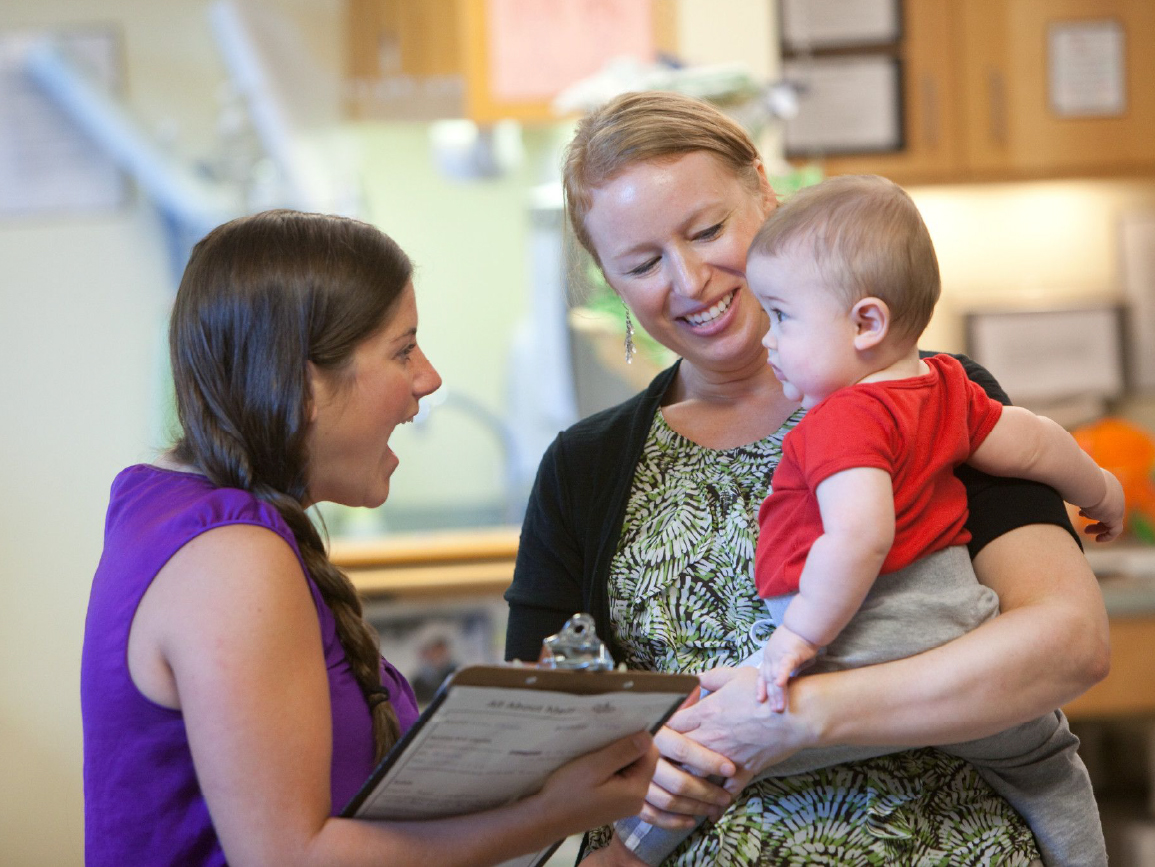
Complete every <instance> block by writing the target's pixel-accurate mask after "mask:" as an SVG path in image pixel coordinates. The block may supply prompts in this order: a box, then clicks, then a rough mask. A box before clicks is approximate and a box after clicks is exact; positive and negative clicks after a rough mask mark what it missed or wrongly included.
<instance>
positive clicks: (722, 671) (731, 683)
mask: <svg viewBox="0 0 1155 867" xmlns="http://www.w3.org/2000/svg"><path fill="white" fill-rule="evenodd" d="M811 679H812V678H804V679H803V680H802V681H799V683H797V684H795V687H794V689H792V690H791V696H790V699H789V701H788V702H787V708H786V711H785V712H784V713H780V714H779V713H774V712H773V711H772V710H770V707H769V706H768V705H767V704H766V703H763V702H759V701H758V700H757V681H758V670H757V669H755V668H750V667H749V666H744V667H742V668H725V667H724V668H714V669H710V670H709V671H706V672H703V673H702V674H701V675H699V680H700V681H701V683H702V687H703V688H704V689H707V690H710V691H711V692H710V694H709V695H707V696H706V697H704V698H702V699H701V700H700V701H698V703H697V704H695V705H693V706H692V707H687V708H684V709H682V710H680V711H678V712H677V713H676V714H674V716H673V717H671V718H670V721H669V722H668V723H667V725H668V727H669V728H671V729H673V730H674V731H677V732H682V733H684V734H685V735H686V736H687V737H688V738H690V739H692V740H693V741H695V742H697V743H699V744H702V745H703V746H705V747H708V748H709V749H711V750H713V751H715V752H717V753H721V754H722V755H724V756H726V757H727V758H729V759H730V760H732V761H733V762H734V763H735V764H736V765H738V766H739V767H740V768H741V769H742V770H743V771H745V772H747V773H749V774H757V773H760V772H761V771H763V770H765V769H766V768H768V767H770V765H772V764H774V763H776V762H780V761H782V760H783V759H785V758H786V757H787V756H790V755H793V754H794V753H796V752H798V750H800V749H805V748H806V747H812V746H816V745H818V736H817V734H816V732H815V730H814V729H813V727H812V725H811V721H810V720H808V719H807V718H806V716H805V714H803V713H799V707H798V705H797V701H796V698H795V696H796V695H797V694H798V693H799V691H800V688H801V687H802V686H804V685H805V682H806V681H808V680H811ZM726 788H727V789H729V788H730V787H729V785H727V787H726Z"/></svg>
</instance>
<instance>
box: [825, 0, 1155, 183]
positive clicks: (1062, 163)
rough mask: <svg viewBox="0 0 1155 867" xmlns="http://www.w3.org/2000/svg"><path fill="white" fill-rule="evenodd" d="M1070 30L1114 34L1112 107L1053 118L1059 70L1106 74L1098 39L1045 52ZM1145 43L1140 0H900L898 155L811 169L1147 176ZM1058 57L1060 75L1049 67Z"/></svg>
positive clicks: (1154, 102) (910, 174)
mask: <svg viewBox="0 0 1155 867" xmlns="http://www.w3.org/2000/svg"><path fill="white" fill-rule="evenodd" d="M1080 25H1090V27H1091V29H1092V30H1093V29H1094V28H1095V27H1096V26H1097V25H1103V26H1106V27H1107V28H1109V29H1112V30H1114V31H1115V32H1116V33H1117V34H1118V35H1119V36H1120V39H1119V44H1121V46H1122V52H1121V53H1119V54H1116V55H1114V56H1115V57H1118V58H1119V61H1120V63H1121V67H1122V68H1121V75H1120V76H1119V77H1118V80H1119V81H1121V84H1122V93H1123V100H1124V102H1123V107H1122V109H1121V111H1118V112H1110V111H1108V112H1105V113H1102V114H1096V113H1095V112H1094V110H1090V111H1077V112H1073V113H1068V114H1063V113H1062V112H1061V111H1059V110H1057V109H1056V107H1055V105H1054V104H1053V93H1052V90H1053V81H1054V80H1055V77H1056V76H1059V75H1061V74H1062V73H1063V72H1064V71H1066V72H1070V73H1071V74H1072V75H1073V76H1074V80H1075V81H1076V82H1085V81H1086V80H1087V78H1086V77H1088V76H1095V75H1102V76H1103V77H1104V78H1109V77H1110V73H1111V69H1110V60H1111V58H1112V54H1111V52H1109V51H1108V52H1105V53H1104V52H1103V51H1102V43H1101V42H1100V43H1099V46H1098V48H1097V49H1096V50H1094V51H1091V52H1088V55H1087V56H1085V57H1084V56H1080V55H1077V54H1076V55H1062V54H1058V53H1056V50H1055V49H1056V45H1057V44H1058V42H1057V41H1056V37H1057V35H1059V34H1061V33H1062V32H1063V30H1064V28H1065V29H1066V30H1067V32H1068V33H1070V32H1075V31H1078V29H1079V27H1080ZM1066 44H1068V45H1069V44H1070V43H1066ZM1152 45H1155V3H1153V2H1151V0H905V2H904V3H903V36H902V39H901V42H900V43H899V45H898V46H897V47H896V52H897V54H898V56H899V58H900V60H901V62H902V64H903V76H902V81H903V93H902V97H901V98H902V110H903V116H904V132H905V139H906V141H905V146H904V149H903V150H902V151H901V152H898V153H893V154H871V155H862V156H846V157H837V158H829V159H825V160H822V161H821V162H822V165H823V167H824V168H825V170H826V172H827V174H844V173H848V172H875V173H878V174H882V175H886V176H888V177H891V178H892V179H894V180H895V181H897V182H899V183H902V184H916V183H925V182H954V181H971V180H1014V179H1026V178H1044V177H1070V176H1106V175H1120V174H1151V173H1153V172H1155V51H1152V50H1151V46H1152ZM1063 57H1066V59H1067V61H1068V65H1067V68H1066V70H1063V69H1060V68H1056V66H1055V65H1054V64H1056V62H1057V61H1059V60H1061V59H1062V58H1063ZM1072 60H1073V61H1075V62H1076V63H1077V64H1079V65H1077V66H1074V67H1072V66H1071V65H1070V62H1071V61H1072ZM1084 61H1085V63H1084ZM1058 65H1059V66H1060V67H1061V66H1062V64H1058ZM1080 76H1083V78H1080ZM1080 86H1082V85H1081V84H1080ZM1108 89H1109V88H1108Z"/></svg>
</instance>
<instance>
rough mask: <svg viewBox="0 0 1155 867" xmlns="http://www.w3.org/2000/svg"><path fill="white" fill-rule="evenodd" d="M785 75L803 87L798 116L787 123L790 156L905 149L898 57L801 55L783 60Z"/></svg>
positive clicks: (799, 97)
mask: <svg viewBox="0 0 1155 867" xmlns="http://www.w3.org/2000/svg"><path fill="white" fill-rule="evenodd" d="M782 75H783V77H784V78H785V79H786V80H787V81H789V82H791V83H793V84H794V85H795V86H796V87H797V90H798V114H797V116H796V117H794V118H791V119H790V120H787V121H786V122H785V123H784V124H783V127H784V130H783V137H784V143H785V148H786V155H787V156H789V157H809V156H813V157H820V156H825V155H829V154H848V153H876V152H881V151H895V150H901V149H902V146H903V117H902V70H901V64H900V61H899V60H898V58H896V57H891V56H889V55H884V54H861V55H860V54H840V55H834V56H830V57H807V58H798V59H794V60H787V61H785V62H783V64H782Z"/></svg>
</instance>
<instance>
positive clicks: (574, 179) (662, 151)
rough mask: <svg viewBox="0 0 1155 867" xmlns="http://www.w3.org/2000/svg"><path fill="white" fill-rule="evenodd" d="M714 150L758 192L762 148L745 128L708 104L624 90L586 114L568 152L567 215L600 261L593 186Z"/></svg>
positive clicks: (566, 162) (655, 92) (579, 238)
mask: <svg viewBox="0 0 1155 867" xmlns="http://www.w3.org/2000/svg"><path fill="white" fill-rule="evenodd" d="M694 151H705V152H707V153H709V154H712V155H713V156H714V157H716V158H717V159H718V160H720V161H721V163H722V164H723V165H725V166H726V167H727V168H729V169H730V170H731V171H732V172H733V173H734V175H735V176H736V177H737V178H738V179H739V180H740V181H741V182H742V183H743V184H745V185H746V186H747V187H749V189H750V190H751V192H754V193H756V192H757V191H758V190H759V188H760V187H759V183H760V178H759V175H758V171H757V169H756V167H755V166H756V162H757V160H758V159H759V157H758V149H757V148H756V147H755V146H754V142H753V141H752V140H751V139H750V136H749V134H748V133H747V132H746V130H745V129H743V128H742V126H741V125H740V124H738V123H736V122H735V121H733V120H731V119H730V118H729V117H727V116H726V115H724V114H723V113H722V112H720V111H719V110H718V109H716V108H714V106H712V105H710V104H709V103H706V102H703V101H702V100H700V99H695V98H693V97H689V96H684V95H682V94H679V93H668V92H665V91H643V92H641V93H626V94H622V95H621V96H618V97H616V98H615V99H613V100H611V101H610V102H608V103H606V104H605V105H603V106H602V107H601V108H599V109H597V110H596V111H594V112H592V113H591V114H588V115H586V116H585V117H584V118H582V120H581V121H580V122H579V123H578V126H577V130H576V131H575V133H574V137H573V139H572V140H571V141H570V143H569V146H568V147H567V148H566V152H565V165H564V172H563V173H564V182H565V202H566V215H567V217H568V218H569V222H570V226H571V227H572V228H573V232H574V235H575V237H576V238H577V239H578V241H579V242H580V243H581V245H582V246H583V247H584V248H585V249H586V250H587V251H588V252H589V253H590V255H591V256H593V258H594V261H595V262H597V263H598V264H599V265H600V264H601V260H600V259H598V254H597V250H595V249H594V245H593V242H592V241H591V239H590V236H589V232H588V230H587V229H586V216H587V215H588V214H589V210H590V206H591V204H592V194H593V191H594V190H595V189H597V188H598V187H600V186H602V185H603V184H605V183H606V182H608V181H610V180H612V179H613V178H614V177H616V176H617V175H618V174H620V173H621V172H623V171H625V170H626V169H627V168H628V167H630V166H632V165H634V164H635V163H640V162H646V161H648V160H658V159H663V158H668V159H673V158H676V157H679V156H682V155H684V154H688V153H692V152H694Z"/></svg>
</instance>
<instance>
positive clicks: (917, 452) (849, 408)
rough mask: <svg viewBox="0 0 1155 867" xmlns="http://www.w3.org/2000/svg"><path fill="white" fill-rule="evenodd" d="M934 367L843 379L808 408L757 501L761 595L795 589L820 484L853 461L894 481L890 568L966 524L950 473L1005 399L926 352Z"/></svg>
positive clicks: (961, 538) (956, 535)
mask: <svg viewBox="0 0 1155 867" xmlns="http://www.w3.org/2000/svg"><path fill="white" fill-rule="evenodd" d="M924 360H925V361H926V363H927V364H928V365H929V366H930V373H928V374H925V375H923V376H915V377H911V378H909V379H897V380H892V381H889V382H868V383H860V384H858V385H853V386H850V387H849V388H843V389H840V390H839V391H837V392H835V393H834V394H832V395H831V396H830V397H828V398H826V400H824V401H822V402H821V403H819V404H818V405H817V406H815V407H814V408H813V409H811V410H810V412H808V413H807V414H806V416H805V417H804V418H803V419H802V421H801V422H799V424H798V426H797V427H796V428H794V430H792V431H791V432H790V433H789V434H787V435H786V438H785V439H784V440H783V443H782V460H781V461H780V462H779V464H778V468H777V469H776V470H775V471H774V478H773V483H772V491H771V493H770V496H768V497H767V498H766V500H765V501H764V502H763V503H762V507H761V509H759V511H758V526H759V531H758V548H757V552H756V554H755V559H754V564H755V565H754V577H755V581H756V583H757V585H758V593H759V595H760V596H762V597H763V598H768V597H771V596H780V595H782V594H784V593H794V592H796V591H797V590H798V579H799V576H800V575H801V574H802V567H803V566H804V565H805V563H806V555H807V554H808V553H809V552H810V546H811V545H812V544H813V543H814V540H815V539H817V538H818V537H819V536H820V535H821V534H822V516H821V514H820V512H819V510H818V498H817V497H816V496H815V494H814V490H815V489H816V488H817V487H818V485H819V483H820V482H822V481H823V480H824V479H826V478H828V477H829V476H832V475H833V474H834V473H837V472H841V471H842V470H847V469H852V468H854V467H875V468H877V469H882V470H886V471H887V472H888V473H890V477H891V479H892V481H893V486H894V518H895V526H894V544H893V545H892V546H891V549H890V553H889V554H888V555H887V557H886V560H885V562H883V564H882V569H881V572H882V573H883V574H885V573H887V572H894V571H895V570H897V569H901V568H903V567H904V566H908V565H909V564H910V563H912V562H913V561H915V560H917V559H919V558H920V557H925V556H926V555H927V554H932V553H934V552H935V551H938V550H941V549H943V548H946V547H948V546H950V545H961V544H965V543H966V542H967V541H969V540H970V533H968V532H967V530H966V529H965V527H964V524H965V523H966V518H967V499H966V489H965V488H964V487H963V484H962V482H960V481H959V480H958V479H957V478H956V477H955V474H954V468H955V467H956V466H958V465H959V464H961V463H964V462H965V461H966V460H967V458H969V457H970V455H971V453H972V452H973V451H974V450H975V449H976V448H978V446H979V444H980V443H982V441H983V440H984V439H986V436H987V434H989V433H990V432H991V428H993V427H994V426H995V423H996V422H997V421H998V420H999V416H1000V415H1001V414H1002V409H1003V407H1002V404H1000V403H999V402H998V401H996V400H994V399H992V398H990V397H989V396H987V393H986V392H985V391H983V390H982V387H981V386H979V385H977V384H975V383H974V382H971V380H970V379H969V378H968V377H967V375H966V371H965V370H964V369H963V366H962V364H960V363H959V362H958V361H957V360H956V359H954V358H951V357H950V356H949V355H933V356H930V357H929V358H926V359H924Z"/></svg>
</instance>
